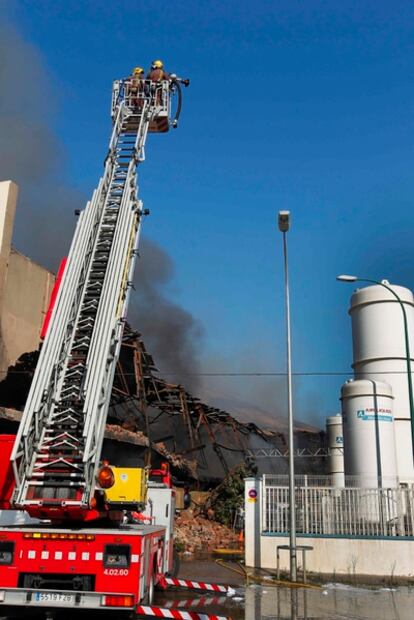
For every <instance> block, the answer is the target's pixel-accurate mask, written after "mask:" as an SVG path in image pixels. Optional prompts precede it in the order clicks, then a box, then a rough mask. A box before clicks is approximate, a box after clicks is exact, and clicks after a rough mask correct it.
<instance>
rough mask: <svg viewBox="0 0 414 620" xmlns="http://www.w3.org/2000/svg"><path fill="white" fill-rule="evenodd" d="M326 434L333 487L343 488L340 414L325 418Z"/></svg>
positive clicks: (342, 443) (343, 471)
mask: <svg viewBox="0 0 414 620" xmlns="http://www.w3.org/2000/svg"><path fill="white" fill-rule="evenodd" d="M326 434H327V438H328V449H329V458H328V463H329V474H330V475H331V477H332V483H333V485H334V486H335V487H344V486H345V470H344V437H343V432H342V416H341V414H340V413H337V414H336V415H332V416H329V417H328V418H326Z"/></svg>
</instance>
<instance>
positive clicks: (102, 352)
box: [0, 75, 188, 617]
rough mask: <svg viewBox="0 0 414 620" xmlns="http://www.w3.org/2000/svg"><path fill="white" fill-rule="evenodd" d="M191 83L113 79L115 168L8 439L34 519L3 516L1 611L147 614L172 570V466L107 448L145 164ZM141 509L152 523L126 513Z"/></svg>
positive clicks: (6, 461)
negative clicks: (145, 463)
mask: <svg viewBox="0 0 414 620" xmlns="http://www.w3.org/2000/svg"><path fill="white" fill-rule="evenodd" d="M182 84H185V85H188V80H181V79H180V78H178V77H176V76H174V75H173V76H170V79H168V80H164V81H160V82H151V81H147V80H143V81H142V83H141V85H140V88H139V89H136V88H135V89H133V88H132V84H131V82H130V81H129V80H128V79H125V80H117V81H115V82H114V84H113V90H112V104H111V117H112V133H111V136H110V140H109V149H108V153H107V156H106V159H105V163H104V172H103V176H102V178H101V179H100V181H99V184H98V187H97V189H96V190H95V191H94V192H93V195H92V198H91V200H90V201H89V202H88V203H87V205H86V208H85V209H84V210H83V211H81V212H78V213H77V216H78V221H77V225H76V229H75V233H74V237H73V240H72V244H71V247H70V251H69V254H68V257H67V259H66V260H65V261H64V263H62V267H61V270H60V273H59V278H58V284H59V285H58V287H57V289H56V290H55V292H54V295H53V299H52V301H53V303H52V305H51V308H50V312H49V313H48V319H47V320H48V325H47V329H44V330H43V331H44V334H45V337H44V341H43V344H42V346H41V351H40V356H39V360H38V364H37V367H36V371H35V374H34V377H33V381H32V384H31V387H30V392H29V395H28V398H27V402H26V405H25V409H24V412H23V415H22V419H21V423H20V425H19V429H18V432H17V435H16V436H11V435H3V436H1V437H0V510H2V511H5V512H3V513H2V515H4V514H5V515H6V516H7V514H8V512H7V511H10V513H9V514H10V516H13V517H14V516H15V515H26V517H27V518H26V519H24V520H25V521H26V522H25V523H22V522H21V521H22V519H20V520H19V521H20V522H18V523H11V524H10V525H2V526H1V527H0V616H4V615H7V613H8V612H10V609H12V613H13V612H15V611H16V608H20V610H21V609H22V608H24V610H29V609H32V610H35V611H36V610H37V612H39V610H40V611H43V612H47V614H48V615H49V617H52V616H53V615H54V613H55V612H56V610H57V609H58V608H62V607H64V608H66V609H77V610H83V611H87V610H105V609H106V610H108V609H111V610H115V611H117V612H120V611H124V612H129V613H132V614H139V613H140V610H141V613H144V614H145V613H146V612H145V609H144V608H143V605H150V604H151V603H152V598H153V592H154V587H155V586H156V585H157V584H159V583H161V582H163V581H164V582H165V579H166V577H167V576H168V575H169V574H170V573H171V572H172V566H173V519H174V492H173V489H172V485H171V476H170V475H169V472H168V468H167V467H166V466H163V467H162V468H161V469H160V470H158V471H155V472H154V471H152V472H151V471H150V470H149V468H146V467H140V466H138V461H137V466H136V467H134V466H131V463H128V464H127V466H125V463H124V464H123V462H122V454H120V455H119V461H118V462H117V463H109V462H108V461H107V460H106V459H105V454H102V446H103V439H104V431H105V423H106V418H107V412H108V407H109V402H110V396H111V390H112V384H113V378H114V373H115V367H116V363H117V360H118V357H119V352H120V346H121V339H122V333H123V328H124V324H125V319H126V312H127V307H128V299H129V295H130V291H131V288H132V280H133V273H134V264H135V261H136V258H137V255H138V244H139V238H140V231H141V223H142V219H143V217H144V216H145V215H147V213H148V212H147V211H146V210H145V209H144V208H143V203H142V201H141V200H140V199H139V198H138V176H137V170H138V166H139V164H141V163H142V162H143V161H144V159H145V143H146V139H147V135H148V134H149V133H166V132H168V130H169V129H170V127H176V126H177V122H178V116H179V113H180V110H181V93H182V91H181V85H182ZM173 97H177V98H176V99H175V101H176V102H177V104H176V105H174V108H175V109H176V113H175V116H174V113H173V112H172V107H173V106H172V99H173ZM128 511H135V512H137V513H140V514H141V515H143V516H142V517H141V521H140V522H134V523H128V522H125V514H126V513H127V512H128ZM143 609H144V611H142V610H143ZM148 609H149V608H148ZM151 615H154V614H151ZM173 617H176V616H173ZM177 617H178V616H177Z"/></svg>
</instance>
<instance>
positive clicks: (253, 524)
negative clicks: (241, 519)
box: [244, 478, 267, 568]
mask: <svg viewBox="0 0 414 620" xmlns="http://www.w3.org/2000/svg"><path fill="white" fill-rule="evenodd" d="M261 491H262V484H261V478H245V480H244V514H245V533H244V534H245V536H244V538H245V562H246V566H251V567H254V568H260V560H261V557H260V538H261V534H262V532H261V527H260V525H261V523H262V516H261V512H262V498H261V495H262V492H261ZM265 493H266V491H265V489H263V495H265ZM266 522H267V521H265V520H264V519H263V523H266Z"/></svg>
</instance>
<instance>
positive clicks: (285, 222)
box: [278, 211, 297, 582]
mask: <svg viewBox="0 0 414 620" xmlns="http://www.w3.org/2000/svg"><path fill="white" fill-rule="evenodd" d="M278 225H279V230H280V232H281V233H282V235H283V257H284V267H285V303H286V351H287V388H288V445H289V524H290V527H289V559H290V580H291V581H293V582H294V581H296V579H297V558H296V505H295V461H294V452H293V407H292V363H291V345H290V298H289V264H288V249H287V239H286V233H287V232H288V230H289V226H290V212H289V211H279V216H278Z"/></svg>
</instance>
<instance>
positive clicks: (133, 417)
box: [0, 326, 325, 488]
mask: <svg viewBox="0 0 414 620" xmlns="http://www.w3.org/2000/svg"><path fill="white" fill-rule="evenodd" d="M37 358H38V351H34V352H31V353H25V354H24V355H22V356H21V357H20V358H19V360H18V361H17V363H16V364H15V365H13V366H11V367H10V368H9V370H8V373H7V376H6V378H5V379H4V381H2V382H1V383H0V406H1V409H0V432H15V431H16V430H17V425H18V422H19V419H20V415H21V411H22V409H23V408H24V403H25V400H26V397H27V394H28V391H29V387H30V383H31V379H32V376H33V373H34V369H35V366H36V362H37ZM295 435H296V445H297V447H298V448H302V449H304V450H307V451H308V452H317V450H318V448H320V447H322V446H323V445H324V441H325V437H324V433H322V432H315V431H311V430H299V429H298V430H296V433H295ZM272 447H274V448H277V450H278V452H279V453H280V454H283V453H284V452H286V449H287V439H286V436H285V434H284V433H283V432H280V431H279V432H276V431H274V430H268V429H261V428H259V427H258V426H256V425H255V424H254V423H252V422H249V423H247V422H240V421H239V420H237V419H236V418H234V417H233V416H232V415H230V414H229V413H228V412H226V411H223V410H221V409H218V408H216V407H212V406H210V405H207V404H205V403H203V402H201V401H200V400H199V399H198V398H197V397H195V396H193V395H192V394H190V393H189V392H187V391H186V389H185V388H184V387H183V386H182V385H179V384H172V383H168V382H166V381H165V380H164V379H162V378H161V377H160V376H159V374H158V371H157V368H156V365H155V362H154V360H153V358H152V356H151V354H150V353H149V352H148V351H147V350H146V348H145V345H144V342H143V340H142V338H141V336H140V334H139V333H138V332H136V331H134V330H132V329H131V328H130V327H129V326H126V328H125V331H124V337H123V343H122V347H121V354H120V358H119V361H118V364H117V370H116V374H115V380H114V385H113V390H112V398H111V404H110V408H109V413H108V419H107V426H106V435H105V443H104V450H103V454H104V455H105V457H106V458H108V459H109V460H110V461H111V462H112V463H113V464H114V465H116V463H117V454H118V455H119V454H120V453H122V457H123V461H124V462H125V455H126V454H127V455H128V459H129V460H130V462H131V464H132V463H134V464H136V463H140V464H146V463H149V462H150V461H151V463H152V464H153V465H155V466H157V464H159V463H160V462H161V461H163V460H164V461H165V460H167V461H168V462H169V464H170V467H171V469H172V472H173V475H174V477H175V479H176V480H177V481H181V482H183V483H191V484H196V485H197V486H198V487H199V488H204V487H206V486H209V485H211V484H213V483H216V482H218V481H219V480H221V479H223V478H224V477H225V476H226V475H227V474H228V473H229V472H230V471H232V470H233V469H234V468H236V467H238V466H240V465H244V466H245V468H246V471H248V472H251V473H261V469H262V464H263V465H264V464H265V468H264V469H265V470H266V473H269V472H270V473H275V474H285V473H287V467H288V466H287V459H286V458H283V457H280V458H267V459H255V458H254V456H252V455H254V453H255V452H257V451H258V450H260V449H269V448H272ZM323 467H324V460H323V459H321V458H307V459H299V460H298V464H297V472H298V473H321V471H323Z"/></svg>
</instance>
